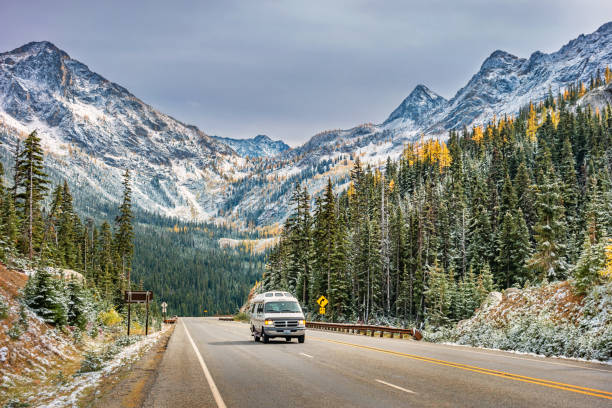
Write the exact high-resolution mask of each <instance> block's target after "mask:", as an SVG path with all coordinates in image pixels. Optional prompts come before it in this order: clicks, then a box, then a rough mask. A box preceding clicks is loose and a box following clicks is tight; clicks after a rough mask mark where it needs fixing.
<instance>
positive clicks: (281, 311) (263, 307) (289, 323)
mask: <svg viewBox="0 0 612 408" xmlns="http://www.w3.org/2000/svg"><path fill="white" fill-rule="evenodd" d="M249 312H250V314H251V335H252V336H253V337H254V338H255V341H259V339H261V340H262V341H263V342H264V343H268V342H269V341H270V339H271V338H274V337H284V338H285V340H286V341H291V339H292V338H294V337H295V338H297V339H298V342H300V343H303V342H304V340H305V339H306V320H305V319H304V313H302V308H300V304H299V303H298V301H297V299H296V298H295V297H293V296H292V295H291V293H288V292H280V291H273V292H266V293H262V294H259V295H257V296H255V298H253V300H252V302H251V307H250V308H249Z"/></svg>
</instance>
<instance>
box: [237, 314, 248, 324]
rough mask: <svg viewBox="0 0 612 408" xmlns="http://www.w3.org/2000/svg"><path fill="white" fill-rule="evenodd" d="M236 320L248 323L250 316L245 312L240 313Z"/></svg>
mask: <svg viewBox="0 0 612 408" xmlns="http://www.w3.org/2000/svg"><path fill="white" fill-rule="evenodd" d="M234 320H236V321H239V322H248V321H249V315H248V314H246V313H244V312H240V313H237V314H235V315H234Z"/></svg>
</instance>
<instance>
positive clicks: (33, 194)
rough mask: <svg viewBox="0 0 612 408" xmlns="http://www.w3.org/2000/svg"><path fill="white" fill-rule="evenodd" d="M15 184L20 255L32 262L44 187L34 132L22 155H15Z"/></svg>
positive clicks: (44, 174) (44, 182) (38, 242)
mask: <svg viewBox="0 0 612 408" xmlns="http://www.w3.org/2000/svg"><path fill="white" fill-rule="evenodd" d="M16 181H17V184H16V188H17V196H16V197H17V203H18V208H19V210H20V212H21V218H22V219H23V220H24V222H23V236H24V241H25V242H24V246H25V248H24V249H25V251H24V252H26V253H27V255H28V257H29V258H30V259H32V258H33V257H34V251H35V250H36V249H37V247H38V246H39V245H40V239H41V237H42V229H43V225H42V210H41V204H42V201H43V199H44V196H45V193H46V191H47V184H48V181H47V174H46V173H45V172H44V166H43V151H42V147H41V145H40V138H39V137H38V135H37V134H36V131H34V132H32V133H30V135H29V136H28V137H27V138H26V140H25V142H24V148H23V151H21V152H20V154H19V160H18V167H17V168H16Z"/></svg>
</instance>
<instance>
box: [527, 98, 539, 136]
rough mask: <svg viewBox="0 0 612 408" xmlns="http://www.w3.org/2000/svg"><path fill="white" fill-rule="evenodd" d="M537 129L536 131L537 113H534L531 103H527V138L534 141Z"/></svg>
mask: <svg viewBox="0 0 612 408" xmlns="http://www.w3.org/2000/svg"><path fill="white" fill-rule="evenodd" d="M537 131H538V114H537V113H536V110H535V107H534V106H533V103H529V117H528V118H527V138H528V139H529V140H530V141H531V142H535V141H536V132H537Z"/></svg>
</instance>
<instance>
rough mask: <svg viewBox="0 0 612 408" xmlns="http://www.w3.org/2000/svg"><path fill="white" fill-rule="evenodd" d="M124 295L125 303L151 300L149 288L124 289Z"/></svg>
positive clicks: (151, 293)
mask: <svg viewBox="0 0 612 408" xmlns="http://www.w3.org/2000/svg"><path fill="white" fill-rule="evenodd" d="M124 295H125V302H126V303H148V302H150V301H152V300H153V292H152V291H150V290H126V291H125V292H124Z"/></svg>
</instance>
